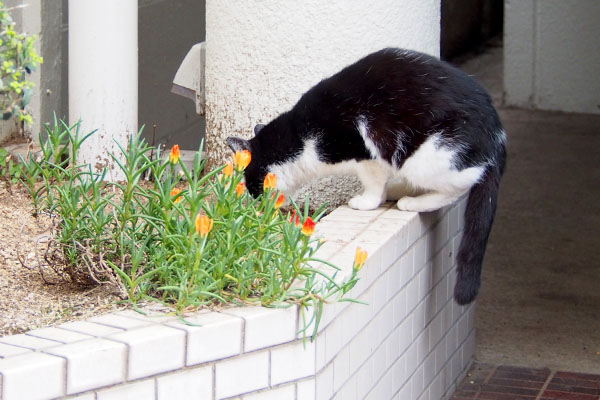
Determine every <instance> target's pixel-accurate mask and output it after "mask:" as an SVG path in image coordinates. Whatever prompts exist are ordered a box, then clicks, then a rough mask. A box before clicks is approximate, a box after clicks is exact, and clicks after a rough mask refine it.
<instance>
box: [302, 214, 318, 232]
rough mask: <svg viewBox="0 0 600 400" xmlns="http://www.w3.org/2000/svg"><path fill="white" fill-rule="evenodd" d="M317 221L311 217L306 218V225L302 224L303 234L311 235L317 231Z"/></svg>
mask: <svg viewBox="0 0 600 400" xmlns="http://www.w3.org/2000/svg"><path fill="white" fill-rule="evenodd" d="M315 225H316V224H315V221H313V219H312V218H311V217H308V218H306V221H304V225H302V234H303V235H304V236H310V235H312V234H313V233H314V232H315Z"/></svg>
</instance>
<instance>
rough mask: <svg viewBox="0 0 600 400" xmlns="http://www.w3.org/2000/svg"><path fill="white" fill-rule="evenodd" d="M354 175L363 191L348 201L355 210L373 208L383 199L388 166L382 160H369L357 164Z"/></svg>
mask: <svg viewBox="0 0 600 400" xmlns="http://www.w3.org/2000/svg"><path fill="white" fill-rule="evenodd" d="M356 175H357V176H358V179H360V182H361V183H362V185H363V192H362V193H361V194H360V195H357V196H354V197H353V198H351V199H350V201H349V202H348V205H349V206H350V208H354V209H355V210H373V209H375V208H377V207H379V206H380V205H381V203H383V202H384V201H385V185H386V183H387V181H388V179H389V177H390V176H391V172H390V168H389V167H388V166H386V165H385V164H383V163H382V162H379V161H375V160H369V161H362V162H360V163H359V164H358V168H357V169H356Z"/></svg>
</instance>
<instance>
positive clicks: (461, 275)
mask: <svg viewBox="0 0 600 400" xmlns="http://www.w3.org/2000/svg"><path fill="white" fill-rule="evenodd" d="M502 169H503V168H498V167H496V166H490V167H488V169H487V171H486V172H485V173H484V176H483V178H482V179H481V181H479V182H478V183H477V184H475V185H474V186H473V187H472V188H471V192H470V193H469V198H468V200H467V207H466V209H465V215H464V232H463V237H462V240H461V242H460V246H459V248H458V254H457V255H456V263H457V267H456V272H457V276H456V286H455V287H454V299H455V300H456V302H457V303H458V304H461V305H463V304H469V303H470V302H472V301H473V300H475V297H476V296H477V293H478V292H479V286H480V284H481V265H482V263H483V255H484V254H485V247H486V245H487V241H488V236H489V235H490V231H491V229H492V223H493V222H494V214H495V213H496V203H497V199H498V185H499V184H500V177H501V176H502Z"/></svg>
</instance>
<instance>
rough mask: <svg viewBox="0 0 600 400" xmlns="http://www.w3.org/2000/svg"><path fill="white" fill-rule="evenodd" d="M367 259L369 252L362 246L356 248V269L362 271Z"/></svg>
mask: <svg viewBox="0 0 600 400" xmlns="http://www.w3.org/2000/svg"><path fill="white" fill-rule="evenodd" d="M365 261H367V252H366V251H364V250H363V249H361V248H360V247H357V248H356V255H355V256H354V269H355V270H357V271H360V269H361V268H362V267H363V265H365Z"/></svg>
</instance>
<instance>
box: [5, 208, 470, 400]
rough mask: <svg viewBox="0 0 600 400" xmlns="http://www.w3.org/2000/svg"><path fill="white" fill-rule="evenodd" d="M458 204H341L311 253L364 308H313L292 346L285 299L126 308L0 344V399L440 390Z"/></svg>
mask: <svg viewBox="0 0 600 400" xmlns="http://www.w3.org/2000/svg"><path fill="white" fill-rule="evenodd" d="M464 203H465V200H464V199H463V200H462V201H461V202H459V204H457V205H455V206H453V207H448V208H445V209H443V210H440V211H438V212H434V213H427V214H416V213H409V212H401V211H399V210H397V209H396V208H395V206H393V205H391V204H388V205H386V206H384V207H381V208H379V209H377V210H374V211H355V210H350V209H348V208H346V207H341V208H338V209H337V210H335V211H334V212H333V213H331V214H330V215H328V216H327V217H325V218H324V219H323V220H322V222H321V223H319V224H318V233H319V234H321V235H323V236H324V237H326V238H327V239H328V241H327V242H326V243H325V244H324V246H323V247H322V249H321V251H320V253H319V254H320V256H321V258H323V259H327V260H329V261H331V262H332V263H333V264H335V265H338V266H340V267H342V268H344V270H343V271H342V272H340V276H344V274H343V273H346V274H348V273H349V271H350V269H351V267H352V262H353V259H354V252H355V249H356V247H357V246H361V247H362V248H363V249H365V250H367V251H368V253H369V258H368V260H367V263H366V265H365V266H364V268H363V270H361V280H360V281H359V283H358V284H357V285H356V286H355V287H354V289H353V290H352V291H351V292H350V297H353V298H356V299H358V300H361V301H363V302H366V303H368V305H361V304H355V303H349V302H344V303H336V304H330V305H327V306H326V307H325V311H324V314H323V319H322V322H321V326H320V329H319V333H318V335H317V337H316V338H315V340H314V341H313V342H311V341H307V342H306V344H303V341H302V340H301V339H300V335H299V334H298V333H297V332H298V330H299V327H301V326H302V320H301V317H300V315H299V312H298V309H297V308H296V307H292V308H288V309H266V308H260V307H248V308H237V309H235V308H232V309H225V310H223V311H221V312H208V311H202V312H198V313H196V314H194V315H191V316H189V317H188V321H189V322H191V323H192V324H183V323H182V322H180V321H179V320H178V319H177V318H175V317H171V316H164V315H163V316H160V315H158V316H156V315H152V316H143V315H141V314H138V313H136V312H134V311H125V312H120V313H115V314H108V315H104V316H100V317H95V318H92V319H90V320H88V321H84V322H72V323H66V324H63V325H60V326H58V327H56V328H45V329H38V330H34V331H30V332H28V333H26V334H22V335H14V336H8V337H3V338H0V400H30V399H31V400H33V399H40V400H41V399H54V398H66V399H80V400H124V399H136V400H179V399H243V400H256V399H277V400H288V399H289V400H312V399H330V398H334V399H340V400H353V399H375V400H380V399H395V400H439V399H444V398H447V397H448V396H449V395H450V394H451V393H452V391H453V389H454V388H455V387H456V383H457V381H458V380H459V379H460V378H461V375H462V374H463V373H464V372H465V371H466V369H467V367H468V366H469V363H470V360H471V358H472V356H473V354H474V350H475V332H474V307H473V306H467V307H461V306H458V305H457V304H456V303H455V302H454V301H453V300H452V290H453V287H454V280H455V273H454V267H453V266H454V254H455V253H456V249H457V247H458V243H459V241H460V231H461V224H462V214H463V209H464Z"/></svg>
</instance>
